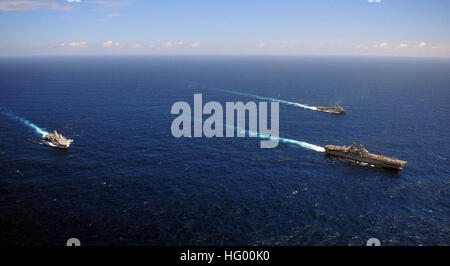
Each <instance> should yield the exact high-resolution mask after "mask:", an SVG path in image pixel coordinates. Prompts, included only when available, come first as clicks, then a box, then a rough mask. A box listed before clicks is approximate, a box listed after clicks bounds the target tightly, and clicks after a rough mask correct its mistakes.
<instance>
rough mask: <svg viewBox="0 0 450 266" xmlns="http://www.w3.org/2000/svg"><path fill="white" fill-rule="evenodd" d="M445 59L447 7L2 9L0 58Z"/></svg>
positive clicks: (253, 3)
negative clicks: (202, 56) (250, 56)
mask: <svg viewBox="0 0 450 266" xmlns="http://www.w3.org/2000/svg"><path fill="white" fill-rule="evenodd" d="M108 54H224V55H228V54H233V55H234V54H236V55H241V54H242V55H253V54H267V55H352V56H355V55H356V56H358V55H361V56H413V57H450V1H449V0H272V1H268V0H110V1H108V0H103V1H101V0H36V1H32V0H0V56H16V55H25V56H26V55H108Z"/></svg>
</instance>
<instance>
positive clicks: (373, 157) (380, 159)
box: [325, 143, 407, 170]
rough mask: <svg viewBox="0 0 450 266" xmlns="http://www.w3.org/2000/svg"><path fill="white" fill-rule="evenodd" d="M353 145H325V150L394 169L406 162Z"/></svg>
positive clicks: (398, 168) (327, 152)
mask: <svg viewBox="0 0 450 266" xmlns="http://www.w3.org/2000/svg"><path fill="white" fill-rule="evenodd" d="M354 145H355V143H352V145H351V146H350V147H347V146H336V145H327V146H325V152H326V154H331V155H335V156H339V157H343V158H347V159H351V160H354V161H357V162H363V163H368V164H370V165H374V166H378V167H385V168H391V169H396V170H401V169H402V167H403V166H404V165H405V164H406V163H407V162H406V161H402V160H399V159H396V158H389V157H386V156H382V155H377V154H372V153H369V152H368V151H367V150H366V148H364V146H363V145H362V144H360V145H359V148H355V147H354Z"/></svg>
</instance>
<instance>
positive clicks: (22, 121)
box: [1, 112, 48, 137]
mask: <svg viewBox="0 0 450 266" xmlns="http://www.w3.org/2000/svg"><path fill="white" fill-rule="evenodd" d="M1 113H2V114H3V115H5V116H7V117H9V118H11V119H13V120H16V121H19V122H21V123H22V124H24V125H25V126H28V127H30V128H32V129H33V130H34V131H35V132H36V133H37V134H38V135H40V136H42V137H44V136H45V135H46V134H48V132H47V131H45V130H44V129H42V128H40V127H38V126H36V125H35V124H33V123H31V122H30V121H28V120H26V119H25V118H22V117H20V116H17V115H15V114H12V113H10V112H1Z"/></svg>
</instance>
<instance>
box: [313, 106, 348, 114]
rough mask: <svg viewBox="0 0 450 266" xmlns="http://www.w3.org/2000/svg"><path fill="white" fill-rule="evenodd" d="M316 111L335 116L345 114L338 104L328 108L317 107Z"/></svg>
mask: <svg viewBox="0 0 450 266" xmlns="http://www.w3.org/2000/svg"><path fill="white" fill-rule="evenodd" d="M317 110H319V111H321V112H326V113H331V114H337V115H341V114H345V113H346V112H347V111H345V109H344V108H342V106H340V105H339V104H336V105H335V106H328V107H323V106H317Z"/></svg>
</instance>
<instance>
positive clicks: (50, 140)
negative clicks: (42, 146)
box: [44, 130, 73, 149]
mask: <svg viewBox="0 0 450 266" xmlns="http://www.w3.org/2000/svg"><path fill="white" fill-rule="evenodd" d="M44 139H45V142H46V143H47V144H48V145H49V146H52V147H55V148H60V149H67V148H69V147H70V143H72V142H73V140H71V139H67V138H65V137H63V136H62V135H61V134H59V133H58V132H57V131H56V130H55V131H53V133H49V134H45V135H44Z"/></svg>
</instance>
